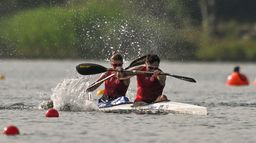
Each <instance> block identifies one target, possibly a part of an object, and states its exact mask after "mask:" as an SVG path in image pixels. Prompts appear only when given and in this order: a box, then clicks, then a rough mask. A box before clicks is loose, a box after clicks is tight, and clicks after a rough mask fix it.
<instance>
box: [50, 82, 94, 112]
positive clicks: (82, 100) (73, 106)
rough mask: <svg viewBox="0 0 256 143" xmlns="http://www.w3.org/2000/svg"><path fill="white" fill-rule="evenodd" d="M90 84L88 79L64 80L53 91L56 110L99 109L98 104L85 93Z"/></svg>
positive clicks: (52, 98) (52, 97)
mask: <svg viewBox="0 0 256 143" xmlns="http://www.w3.org/2000/svg"><path fill="white" fill-rule="evenodd" d="M88 85H89V82H88V78H86V77H79V78H73V79H64V80H63V81H62V82H61V83H59V84H58V85H57V86H56V87H55V88H54V89H52V95H51V100H52V101H53V105H54V108H56V109H59V110H70V111H92V110H96V109H98V107H97V105H96V103H95V102H94V101H93V100H91V97H90V95H89V94H88V93H86V92H85V89H86V87H88Z"/></svg>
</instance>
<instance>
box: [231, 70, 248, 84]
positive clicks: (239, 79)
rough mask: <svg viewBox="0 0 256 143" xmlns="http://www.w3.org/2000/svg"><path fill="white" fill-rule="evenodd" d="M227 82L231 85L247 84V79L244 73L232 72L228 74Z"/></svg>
mask: <svg viewBox="0 0 256 143" xmlns="http://www.w3.org/2000/svg"><path fill="white" fill-rule="evenodd" d="M227 84H228V85H231V86H243V85H249V80H248V79H247V77H246V76H245V75H243V74H241V73H237V72H234V73H232V74H231V75H229V76H228V80H227Z"/></svg>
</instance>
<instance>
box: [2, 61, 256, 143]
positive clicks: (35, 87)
mask: <svg viewBox="0 0 256 143" xmlns="http://www.w3.org/2000/svg"><path fill="white" fill-rule="evenodd" d="M82 62H84V61H65V60H64V61H41V60H38V61H31V60H1V61H0V67H1V68H0V73H2V74H4V75H5V76H6V79H5V80H2V81H0V91H1V92H0V103H1V104H0V109H1V110H0V112H1V116H0V129H2V130H3V128H4V127H5V126H7V125H9V124H14V125H16V126H17V127H19V129H20V132H21V135H19V136H15V137H9V136H4V135H1V136H0V142H17V143H35V142H37V143H45V142H48V143H70V142H76V143H80V142H81V143H82V142H104V143H105V142H111V143H113V142H118V143H119V142H131V143H137V142H152V143H155V142H161V143H162V142H177V143H186V142H197V143H205V142H208V143H216V142H225V143H231V142H232V143H240V142H246V143H250V142H255V140H256V137H255V135H254V134H255V132H256V127H255V126H256V123H255V121H256V114H255V109H256V101H255V96H256V94H255V93H256V92H255V91H256V87H255V86H254V85H253V84H250V86H245V87H230V86H227V85H225V82H226V78H227V76H228V75H229V73H231V72H232V70H233V67H234V66H235V65H237V64H239V65H240V66H241V71H242V72H243V73H245V74H246V75H247V76H248V78H249V79H250V82H251V83H252V82H253V80H254V79H255V78H256V73H255V69H256V67H255V65H254V64H253V63H193V62H192V63H183V62H182V63H178V62H177V63H176V62H163V63H162V64H161V67H162V69H163V70H164V71H166V72H169V73H171V74H177V75H184V76H189V77H193V78H195V79H196V80H197V83H195V84H194V83H190V82H186V81H182V80H179V79H175V78H172V77H169V78H168V79H167V84H166V87H165V90H164V93H165V94H166V95H167V96H168V98H169V99H171V100H172V101H177V102H183V103H189V104H196V105H200V106H205V107H207V108H208V113H209V114H208V115H207V116H194V115H180V114H166V115H150V114H135V113H131V114H113V113H101V112H98V111H93V110H91V109H89V108H87V109H86V107H85V109H84V110H82V111H81V110H77V111H72V112H65V111H61V112H60V117H59V118H45V115H44V114H45V111H44V110H39V109H38V108H37V107H38V105H39V104H40V103H41V102H42V101H43V100H47V99H49V98H50V96H51V95H53V94H62V95H58V96H62V98H65V100H70V102H71V103H76V104H81V103H82V102H81V103H80V102H78V101H76V100H80V99H82V98H84V99H83V100H87V99H88V98H89V96H88V95H87V94H85V95H80V93H82V92H83V91H82V88H81V84H82V83H79V84H80V85H76V87H77V86H79V88H81V89H79V90H76V89H74V91H70V88H71V87H70V86H69V85H68V84H69V83H70V81H74V80H75V81H77V80H84V81H85V82H86V81H90V82H92V81H93V80H95V79H96V78H97V76H91V77H84V76H81V75H79V74H77V73H76V71H75V66H76V65H77V64H79V63H82ZM87 62H88V61H87ZM90 62H93V61H90ZM94 62H95V61H94ZM96 63H99V64H102V65H104V66H108V63H105V62H96ZM64 83H65V84H64ZM66 83H67V84H66ZM88 84H89V83H86V84H85V85H82V86H85V87H84V89H85V88H86V85H88ZM57 86H59V87H60V86H62V87H63V86H66V87H67V88H69V89H68V91H66V92H64V89H60V88H57V89H56V87H57ZM135 86H136V81H135V79H132V84H131V86H130V88H129V91H128V96H129V97H130V98H131V99H133V98H134V97H133V96H134V94H135V92H136V88H135ZM101 88H103V87H101ZM60 91H61V92H60ZM78 92H80V93H78ZM70 93H73V94H72V95H69V94H70ZM76 95H77V96H81V97H77V98H76V97H75V96H76ZM68 96H70V98H68ZM91 98H93V99H94V100H96V99H97V98H98V97H96V96H95V95H92V96H91ZM71 100H72V101H71ZM93 104H95V103H92V104H90V105H88V106H93Z"/></svg>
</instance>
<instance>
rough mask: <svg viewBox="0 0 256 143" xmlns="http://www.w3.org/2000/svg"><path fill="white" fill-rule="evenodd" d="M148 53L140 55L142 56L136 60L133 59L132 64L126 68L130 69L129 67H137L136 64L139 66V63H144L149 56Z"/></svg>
mask: <svg viewBox="0 0 256 143" xmlns="http://www.w3.org/2000/svg"><path fill="white" fill-rule="evenodd" d="M147 56H148V55H145V56H142V57H140V58H138V59H135V60H134V61H132V62H131V63H130V65H129V66H128V67H127V68H125V69H126V70H127V69H129V68H131V67H135V66H139V65H143V64H145V61H146V57H147Z"/></svg>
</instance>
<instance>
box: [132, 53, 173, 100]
mask: <svg viewBox="0 0 256 143" xmlns="http://www.w3.org/2000/svg"><path fill="white" fill-rule="evenodd" d="M159 64H160V59H159V57H158V56H157V55H148V56H147V58H146V61H145V65H143V66H140V67H136V68H134V70H138V71H150V72H153V74H137V94H136V97H135V101H134V102H135V103H136V102H138V103H139V104H138V105H140V104H141V103H143V102H144V103H154V102H161V101H168V99H167V97H166V96H165V95H162V93H163V89H164V86H165V80H166V76H165V75H160V73H161V72H162V70H161V69H159Z"/></svg>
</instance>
